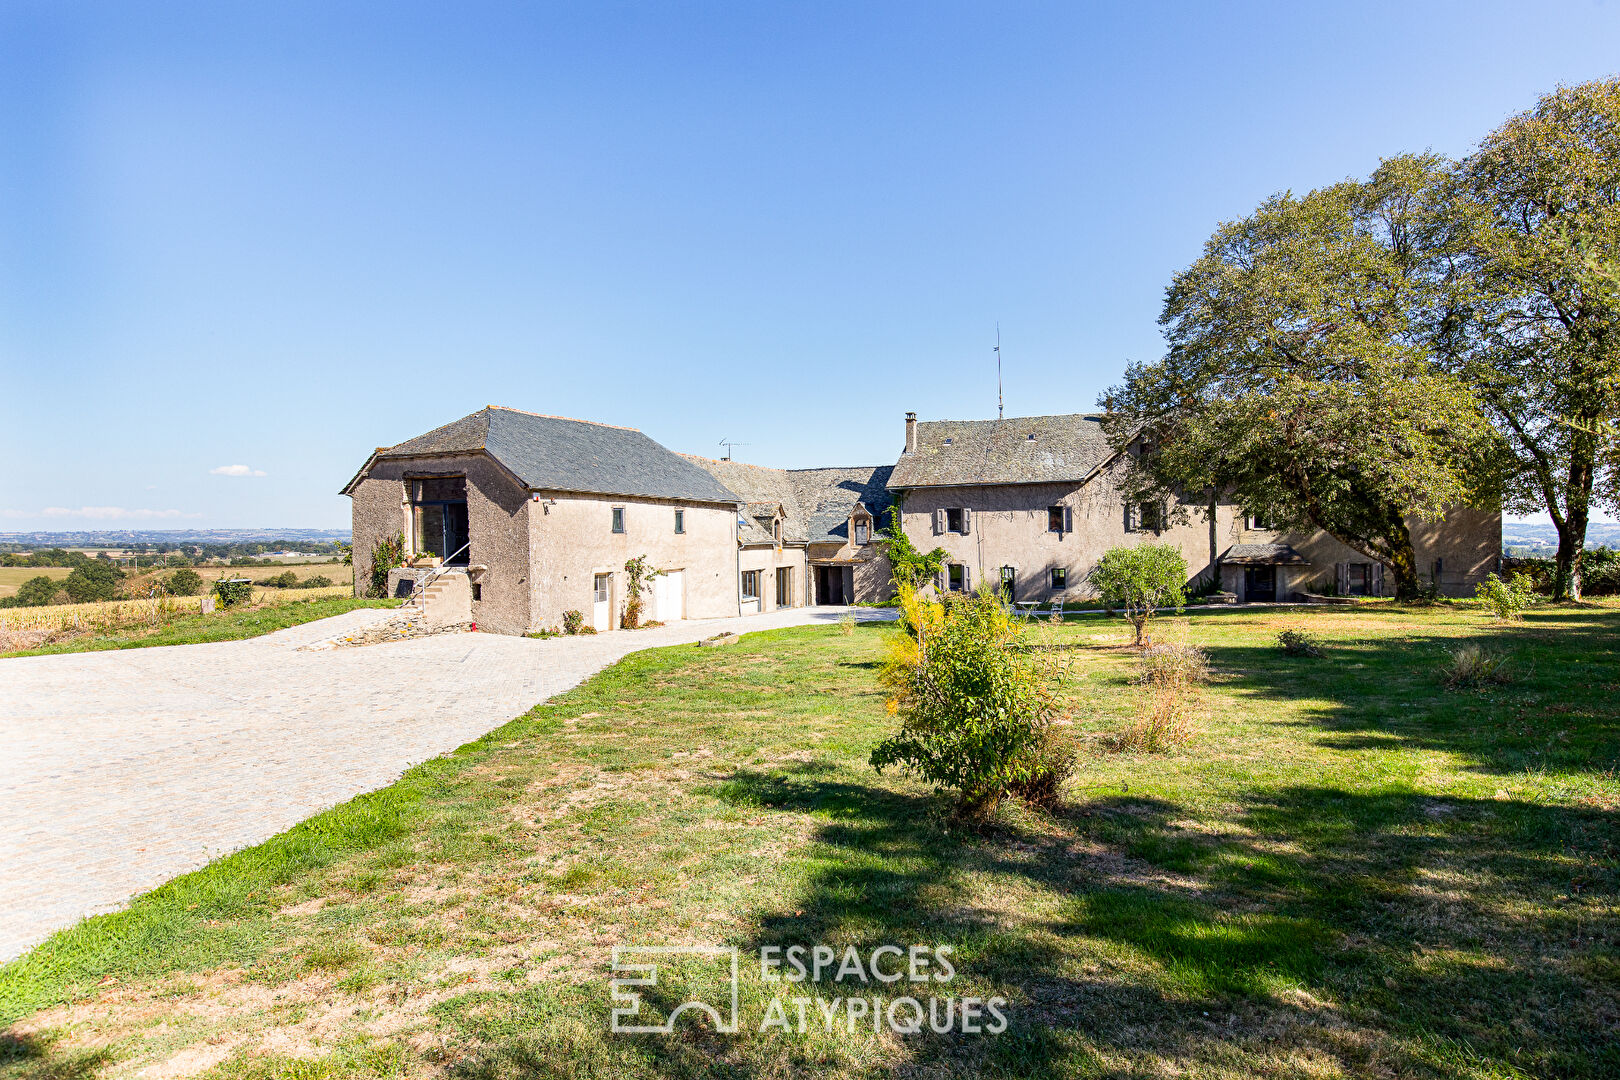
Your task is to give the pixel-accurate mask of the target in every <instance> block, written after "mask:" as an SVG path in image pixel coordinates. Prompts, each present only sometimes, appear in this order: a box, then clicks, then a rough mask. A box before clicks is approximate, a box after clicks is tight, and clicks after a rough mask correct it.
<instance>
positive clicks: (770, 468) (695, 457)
mask: <svg viewBox="0 0 1620 1080" xmlns="http://www.w3.org/2000/svg"><path fill="white" fill-rule="evenodd" d="M675 454H676V455H678V456H680V457H683V458H686V459H687V460H689V461H707V462H710V463H712V464H715V465H741V466H742V467H743V468H745V469H764V470H765V471H766V472H792V471H793V470H792V469H780V468H777V467H776V466H775V465H755V464H754V463H753V462H752V461H732V460H731V459H730V458H712V457H704V456H703V455H702V454H688V453H686V452H685V451H684V450H676V451H675Z"/></svg>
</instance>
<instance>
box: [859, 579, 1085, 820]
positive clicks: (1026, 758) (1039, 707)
mask: <svg viewBox="0 0 1620 1080" xmlns="http://www.w3.org/2000/svg"><path fill="white" fill-rule="evenodd" d="M900 592H901V605H900V609H901V613H902V618H901V626H902V628H903V629H904V630H905V631H906V632H905V633H904V634H902V635H899V636H897V637H896V638H895V639H894V642H893V644H892V645H891V647H890V652H889V654H888V656H887V657H886V658H885V660H884V663H883V667H882V670H881V672H880V679H881V681H882V683H883V685H884V686H885V687H886V688H887V689H888V690H889V692H890V695H891V696H890V699H889V703H888V705H889V711H890V713H891V714H894V715H898V716H899V717H900V720H901V725H900V731H899V732H898V733H897V734H895V735H892V736H890V737H889V738H887V739H885V740H884V741H883V742H882V743H880V744H879V745H878V747H877V749H875V750H873V751H872V756H871V763H872V766H873V768H875V769H877V770H878V772H880V773H881V772H882V771H883V770H884V769H886V768H888V767H890V766H898V767H900V768H901V769H903V770H905V771H907V772H910V773H913V774H915V775H917V776H920V777H921V778H923V779H924V780H927V781H928V782H930V783H932V784H933V785H934V787H935V789H936V790H941V791H943V790H950V791H954V792H956V794H957V799H958V805H959V808H960V809H961V810H963V811H964V812H967V813H969V814H977V813H982V812H983V811H985V810H988V809H990V808H991V807H993V806H995V805H996V804H997V803H999V802H1000V801H1001V800H1002V799H1003V798H1004V797H1005V796H1006V795H1007V794H1008V793H1016V792H1019V791H1028V792H1032V793H1038V794H1042V795H1046V796H1048V797H1050V798H1055V793H1056V791H1057V788H1058V787H1059V786H1060V785H1061V783H1062V780H1063V778H1064V777H1065V776H1067V774H1068V771H1069V769H1070V768H1072V765H1073V757H1072V755H1070V754H1065V752H1064V750H1063V748H1061V747H1057V746H1054V745H1052V743H1053V740H1054V735H1053V731H1052V723H1053V721H1054V720H1056V719H1058V718H1059V716H1060V715H1061V713H1060V707H1059V704H1058V698H1057V697H1056V695H1055V694H1053V693H1052V692H1051V688H1050V686H1049V681H1048V679H1047V678H1046V674H1047V673H1046V672H1044V671H1043V670H1042V668H1041V666H1040V663H1039V661H1038V660H1037V659H1036V656H1035V654H1033V653H1032V652H1031V651H1030V650H1027V649H1023V648H1020V647H1019V644H1020V630H1019V628H1018V627H1017V626H1016V625H1015V624H1014V622H1013V618H1012V614H1011V612H1010V611H1009V610H1008V608H1007V605H1006V604H1004V603H1002V601H1001V599H1000V597H998V596H996V595H995V594H994V593H992V592H990V591H989V590H983V591H980V592H978V593H973V594H968V595H961V594H955V595H952V596H950V597H949V598H948V599H947V600H946V601H945V602H944V603H936V602H931V601H925V600H923V599H922V598H920V597H919V596H918V595H917V593H916V591H915V590H914V589H913V588H911V586H909V585H907V584H905V583H903V582H902V583H901V585H900Z"/></svg>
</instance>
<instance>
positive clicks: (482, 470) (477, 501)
mask: <svg viewBox="0 0 1620 1080" xmlns="http://www.w3.org/2000/svg"><path fill="white" fill-rule="evenodd" d="M407 476H413V477H415V476H465V477H466V478H467V532H468V539H469V540H470V542H471V546H470V548H469V549H468V562H470V563H473V564H477V565H483V566H487V567H488V568H489V569H488V570H487V571H486V572H485V573H484V574H483V575H482V577H481V578H480V581H479V592H480V594H481V595H482V599H480V600H477V601H475V602H474V603H473V605H472V618H473V621H474V622H476V623H477V624H478V628H479V629H480V630H493V631H496V632H498V633H504V634H521V633H523V632H524V631H525V630H527V629H528V627H529V591H528V587H527V578H528V576H529V572H528V557H527V556H528V551H527V548H528V532H529V525H528V515H529V510H528V499H527V493H526V492H525V491H524V490H523V489H522V488H521V487H520V486H519V485H518V484H517V482H516V481H515V480H513V479H512V477H511V474H509V473H508V472H507V471H506V470H505V469H503V468H501V467H500V466H499V465H497V464H496V463H495V462H494V461H492V460H490V458H489V457H487V456H486V455H484V454H457V455H453V456H447V457H428V458H385V459H382V460H380V461H377V462H375V463H374V464H373V465H372V467H371V469H370V471H369V472H368V473H367V474H366V476H365V478H364V479H362V480H361V481H360V482H359V484H357V485H356V487H355V490H354V492H353V506H352V513H353V521H354V525H353V528H354V581H355V594H356V595H361V594H362V593H363V592H364V590H365V589H366V588H367V587H368V586H369V579H370V576H371V548H372V545H373V544H375V543H377V542H378V541H379V540H382V539H384V538H385V537H388V536H393V535H396V534H398V533H400V532H403V533H404V534H405V538H406V544H407V545H410V544H411V543H412V541H413V538H412V536H411V520H410V506H409V504H408V502H407V501H406V491H405V478H406V477H407Z"/></svg>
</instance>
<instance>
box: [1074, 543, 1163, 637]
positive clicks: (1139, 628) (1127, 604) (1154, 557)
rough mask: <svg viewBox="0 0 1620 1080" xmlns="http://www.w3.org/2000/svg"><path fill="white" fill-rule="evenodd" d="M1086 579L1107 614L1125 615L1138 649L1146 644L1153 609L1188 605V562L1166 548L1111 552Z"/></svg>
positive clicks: (1156, 546) (1155, 546)
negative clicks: (1099, 598)
mask: <svg viewBox="0 0 1620 1080" xmlns="http://www.w3.org/2000/svg"><path fill="white" fill-rule="evenodd" d="M1087 577H1088V580H1090V582H1091V584H1092V585H1093V587H1095V588H1096V590H1097V591H1098V592H1099V593H1101V594H1102V598H1103V603H1104V604H1105V605H1107V607H1108V608H1109V609H1110V610H1112V609H1114V608H1118V609H1120V610H1121V611H1122V612H1123V613H1124V615H1125V618H1126V620H1127V621H1128V622H1129V623H1130V624H1131V627H1132V629H1134V630H1135V631H1136V644H1137V645H1142V644H1144V643H1145V642H1146V640H1147V627H1148V623H1149V622H1150V621H1151V620H1152V618H1153V614H1154V610H1155V609H1157V608H1161V607H1173V608H1180V607H1181V606H1182V605H1183V604H1184V603H1186V601H1187V560H1186V559H1185V558H1183V557H1182V554H1181V552H1180V550H1179V549H1177V548H1174V547H1172V546H1170V545H1169V544H1138V545H1137V546H1136V547H1117V548H1111V549H1109V550H1108V551H1107V552H1106V553H1104V555H1103V557H1102V558H1101V559H1099V560H1098V561H1097V565H1096V566H1095V567H1093V568H1092V570H1091V573H1090V574H1089V575H1087Z"/></svg>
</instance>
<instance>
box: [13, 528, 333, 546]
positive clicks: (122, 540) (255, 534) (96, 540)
mask: <svg viewBox="0 0 1620 1080" xmlns="http://www.w3.org/2000/svg"><path fill="white" fill-rule="evenodd" d="M299 540H318V541H323V542H326V543H331V542H333V541H337V542H340V543H344V544H347V543H348V542H349V530H348V529H105V530H95V531H87V532H0V544H25V545H28V546H30V547H42V548H49V547H60V548H89V547H107V548H122V547H127V546H129V545H130V544H276V545H281V544H288V543H292V542H295V541H299Z"/></svg>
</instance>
